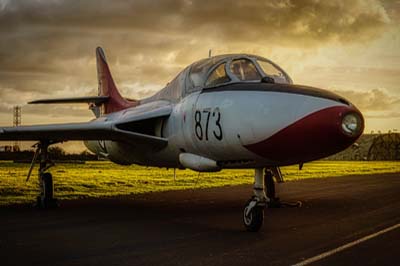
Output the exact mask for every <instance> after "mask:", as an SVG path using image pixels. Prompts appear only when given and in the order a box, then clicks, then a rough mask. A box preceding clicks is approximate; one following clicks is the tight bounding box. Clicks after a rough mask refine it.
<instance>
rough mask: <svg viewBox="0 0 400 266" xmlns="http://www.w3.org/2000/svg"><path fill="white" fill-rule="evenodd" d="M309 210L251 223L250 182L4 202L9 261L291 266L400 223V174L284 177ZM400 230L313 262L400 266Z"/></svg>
mask: <svg viewBox="0 0 400 266" xmlns="http://www.w3.org/2000/svg"><path fill="white" fill-rule="evenodd" d="M277 190H278V193H279V196H280V197H281V199H283V200H285V201H295V200H301V201H302V202H303V206H302V207H301V208H281V209H268V210H267V211H266V213H265V215H266V216H265V218H266V219H265V222H264V227H263V228H262V230H261V231H260V232H258V233H249V232H246V231H245V230H244V228H243V226H242V209H243V205H244V203H245V202H246V201H247V200H248V198H249V197H250V195H251V193H252V188H251V186H235V187H224V188H217V189H207V190H194V191H179V192H164V193H150V194H145V195H140V196H126V197H118V198H107V199H85V200H74V201H64V202H61V207H60V208H58V209H56V210H50V211H38V210H34V209H32V208H29V207H27V206H13V207H7V208H1V209H0V259H1V261H0V265H2V266H6V265H207V266H210V265H230V266H231V265H292V264H296V263H299V262H301V261H303V260H304V259H307V258H310V257H313V256H316V255H318V254H320V253H323V252H326V251H328V250H331V249H334V248H337V247H339V246H342V245H344V244H346V243H349V242H351V241H354V240H357V239H360V238H362V237H364V236H367V235H369V234H373V233H375V232H378V231H380V230H382V229H385V228H388V227H390V226H393V225H396V224H398V223H399V222H400V173H399V174H384V175H365V176H347V177H340V178H327V179H313V180H302V181H294V182H286V183H283V184H279V185H278V186H277ZM399 246H400V229H396V230H393V231H390V232H388V233H385V234H382V235H380V236H377V237H375V238H372V239H370V240H367V241H365V242H363V243H360V244H359V245H356V246H353V247H351V248H348V249H346V250H344V251H342V252H339V253H336V254H334V255H332V256H329V257H327V258H324V259H322V260H319V261H317V262H314V263H312V264H310V265H324V266H325V265H400V264H399V258H400V254H399Z"/></svg>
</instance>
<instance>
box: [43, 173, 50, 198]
mask: <svg viewBox="0 0 400 266" xmlns="http://www.w3.org/2000/svg"><path fill="white" fill-rule="evenodd" d="M42 180H43V185H44V189H43V190H44V197H45V198H46V199H52V198H53V176H52V175H51V174H50V173H43V175H42Z"/></svg>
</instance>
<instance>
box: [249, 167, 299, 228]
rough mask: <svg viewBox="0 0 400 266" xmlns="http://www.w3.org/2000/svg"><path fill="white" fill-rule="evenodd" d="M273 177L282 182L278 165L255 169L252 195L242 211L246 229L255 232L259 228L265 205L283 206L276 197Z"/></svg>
mask: <svg viewBox="0 0 400 266" xmlns="http://www.w3.org/2000/svg"><path fill="white" fill-rule="evenodd" d="M274 177H275V178H276V180H277V182H283V179H282V174H281V172H280V169H279V167H269V168H265V169H263V168H256V169H255V175H254V190H253V191H254V195H253V196H252V197H251V199H249V201H248V202H247V203H246V205H245V208H244V211H243V223H244V226H245V227H246V230H247V231H250V232H257V231H258V230H260V228H261V226H262V224H263V222H264V209H265V208H266V207H268V208H280V207H282V206H283V204H282V203H281V201H280V200H279V198H278V197H276V191H275V182H274ZM265 186H266V191H265ZM285 205H287V204H285ZM296 206H298V205H296Z"/></svg>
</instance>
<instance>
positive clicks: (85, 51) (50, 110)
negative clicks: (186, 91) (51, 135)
mask: <svg viewBox="0 0 400 266" xmlns="http://www.w3.org/2000/svg"><path fill="white" fill-rule="evenodd" d="M399 22H400V0H393V1H390V0H382V1H379V0H354V1H353V0H350V1H345V0H330V1H322V0H280V1H279V0H275V1H259V0H238V1H227V0H222V1H195V0H193V1H190V0H160V1H148V0H147V1H119V0H118V1H105V0H96V1H94V0H93V1H76V0H54V1H50V0H49V1H41V0H30V1H28V0H19V1H14V0H0V31H1V39H0V97H1V102H0V125H2V126H8V125H11V124H12V107H13V106H14V105H21V106H22V113H23V117H22V121H23V124H25V125H28V124H43V123H53V122H59V123H64V122H80V121H87V120H89V119H91V118H92V117H93V116H92V113H91V112H90V111H88V110H87V106H84V105H72V106H71V105H47V106H43V105H42V106H40V105H37V106H28V105H26V102H28V101H31V100H34V99H38V98H54V97H77V96H87V95H95V94H96V91H97V79H96V66H95V48H96V47H97V46H102V47H103V48H104V50H105V52H106V55H107V57H108V61H109V64H110V67H111V71H112V73H113V76H114V79H115V80H116V83H117V86H118V87H119V88H120V90H121V92H122V93H123V95H124V96H126V97H129V98H143V97H146V96H150V95H152V94H153V93H154V92H156V91H158V90H159V89H161V88H162V87H163V86H164V85H165V84H166V83H167V82H168V81H170V80H171V79H172V78H173V77H174V76H175V75H176V74H177V73H178V72H179V71H180V70H182V69H183V68H184V67H185V66H187V65H188V64H190V63H192V62H193V61H196V60H199V59H201V58H204V57H207V56H208V50H209V49H212V51H213V54H214V55H216V54H224V53H252V54H257V55H261V56H263V57H266V58H269V59H271V60H272V61H274V62H275V63H277V64H278V65H280V66H281V67H282V68H283V69H285V70H286V72H287V73H288V74H289V75H290V76H291V77H292V79H293V81H294V83H297V84H305V85H310V86H316V87H320V88H325V89H329V90H333V91H335V92H337V93H338V94H340V95H343V96H344V97H346V98H347V99H349V100H350V101H352V102H353V103H354V104H355V105H356V106H357V107H358V108H359V109H360V110H361V111H362V112H363V114H364V116H365V118H366V131H365V132H368V133H369V132H370V131H372V130H374V131H378V130H380V131H388V130H393V129H398V130H399V131H400V23H399Z"/></svg>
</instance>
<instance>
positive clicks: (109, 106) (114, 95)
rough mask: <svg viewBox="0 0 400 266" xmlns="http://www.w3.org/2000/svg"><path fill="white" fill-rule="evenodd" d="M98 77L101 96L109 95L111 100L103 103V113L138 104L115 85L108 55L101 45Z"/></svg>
mask: <svg viewBox="0 0 400 266" xmlns="http://www.w3.org/2000/svg"><path fill="white" fill-rule="evenodd" d="M96 61H97V78H98V81H99V96H108V97H109V100H108V101H107V102H105V103H104V104H103V105H102V113H103V114H109V113H113V112H117V111H121V110H123V109H126V108H129V107H132V106H136V105H138V101H131V100H127V99H125V98H123V97H122V96H121V94H120V93H119V91H118V89H117V87H116V86H115V83H114V80H113V78H112V76H111V72H110V68H109V67H108V64H107V60H106V56H105V54H104V51H103V49H101V47H97V48H96Z"/></svg>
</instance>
